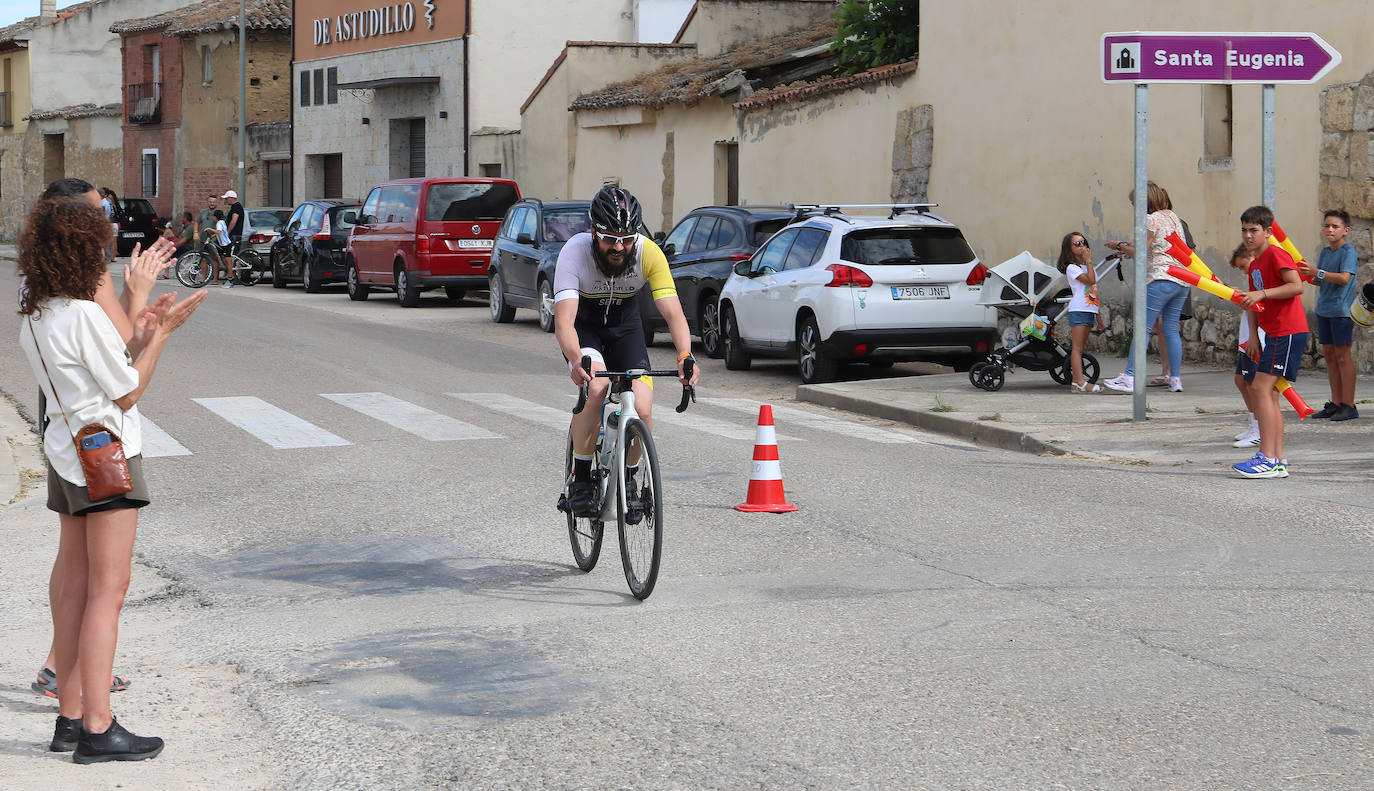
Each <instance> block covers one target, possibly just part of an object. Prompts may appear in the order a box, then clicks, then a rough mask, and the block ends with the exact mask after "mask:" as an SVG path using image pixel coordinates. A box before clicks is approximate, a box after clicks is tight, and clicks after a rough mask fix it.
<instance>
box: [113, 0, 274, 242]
mask: <svg viewBox="0 0 1374 791" xmlns="http://www.w3.org/2000/svg"><path fill="white" fill-rule="evenodd" d="M245 20H246V26H247V30H248V35H247V38H246V44H247V46H246V71H245V76H244V93H245V97H246V103H245V107H246V109H247V114H246V116H245V118H244V121H245V123H246V129H245V131H246V139H247V146H246V159H245V161H244V172H245V182H246V183H245V186H244V190H243V194H242V195H241V196H240V198H241V200H242V201H243V203H244V204H245V205H246V206H248V207H250V208H252V207H259V206H290V205H291V186H290V178H291V167H290V160H291V133H290V107H289V104H290V97H291V87H290V74H291V14H290V9H289V6H288V4H287V3H285V2H282V1H281V0H249V2H248V3H247V13H246V15H245ZM111 30H113V31H114V32H116V33H118V34H119V35H120V36H121V37H122V40H123V67H122V72H123V79H124V85H125V91H124V104H123V121H124V141H123V163H124V182H123V187H124V189H123V194H126V195H130V196H136V197H143V198H147V199H148V200H149V201H150V202H151V203H152V204H153V207H154V208H155V209H156V210H157V212H158V214H159V215H160V216H163V217H169V216H173V215H178V214H180V213H181V212H183V211H191V212H195V211H197V210H199V209H200V208H202V207H203V206H204V205H205V202H206V198H208V197H209V196H210V195H222V194H223V193H224V192H225V191H226V190H230V189H234V190H237V189H238V167H237V162H238V154H239V140H238V124H239V87H240V79H239V39H238V0H202V2H199V3H192V4H191V5H189V6H186V7H184V8H179V9H176V10H175V11H172V12H168V13H163V14H156V15H153V16H149V17H143V18H137V19H126V20H123V21H121V22H119V23H117V24H115V25H113V26H112V27H111Z"/></svg>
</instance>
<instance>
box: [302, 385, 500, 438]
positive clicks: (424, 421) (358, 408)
mask: <svg viewBox="0 0 1374 791" xmlns="http://www.w3.org/2000/svg"><path fill="white" fill-rule="evenodd" d="M320 395H321V397H323V398H328V399H329V400H330V401H333V402H334V403H336V404H341V405H343V406H346V407H348V408H349V409H352V410H354V411H355V412H361V413H363V414H364V415H367V416H368V417H371V418H376V419H377V420H380V421H382V422H383V423H386V424H388V425H391V426H395V427H396V428H399V429H401V430H402V431H407V432H409V433H411V434H414V435H415V436H417V437H420V438H422V439H427V440H430V441H431V442H445V441H449V440H460V439H500V438H501V435H500V434H493V433H491V432H490V431H487V430H486V429H484V428H482V427H481V426H474V425H472V424H471V423H464V422H463V421H461V420H454V419H453V418H451V417H449V416H448V415H441V414H439V413H438V412H435V411H433V410H429V409H425V408H424V407H422V406H419V405H417V404H412V403H410V402H409V401H402V400H401V399H399V398H396V397H394V396H389V395H387V394H386V393H321V394H320Z"/></svg>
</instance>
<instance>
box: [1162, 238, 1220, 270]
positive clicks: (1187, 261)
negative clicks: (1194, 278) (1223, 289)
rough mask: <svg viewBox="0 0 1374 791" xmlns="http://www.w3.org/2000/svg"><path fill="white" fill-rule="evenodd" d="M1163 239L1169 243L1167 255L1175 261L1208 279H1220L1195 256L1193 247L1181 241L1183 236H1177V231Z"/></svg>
mask: <svg viewBox="0 0 1374 791" xmlns="http://www.w3.org/2000/svg"><path fill="white" fill-rule="evenodd" d="M1164 241H1166V242H1168V243H1169V255H1170V256H1172V257H1173V259H1174V260H1175V261H1178V262H1179V263H1180V264H1182V265H1183V268H1184V269H1187V270H1189V271H1191V272H1197V273H1198V274H1199V275H1202V276H1203V277H1205V278H1207V279H1209V280H1216V281H1218V282H1219V281H1220V280H1221V278H1219V277H1217V276H1216V275H1214V274H1212V270H1211V269H1210V268H1209V267H1208V266H1207V265H1206V264H1204V263H1203V262H1202V259H1201V258H1198V257H1197V253H1195V252H1193V248H1191V247H1189V246H1188V243H1187V242H1185V241H1183V237H1182V236H1179V235H1178V232H1177V231H1175V232H1174V233H1171V234H1169V235H1168V236H1166V237H1164Z"/></svg>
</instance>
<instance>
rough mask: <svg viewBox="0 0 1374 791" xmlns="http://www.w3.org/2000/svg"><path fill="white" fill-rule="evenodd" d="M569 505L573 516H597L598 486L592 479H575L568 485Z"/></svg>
mask: <svg viewBox="0 0 1374 791" xmlns="http://www.w3.org/2000/svg"><path fill="white" fill-rule="evenodd" d="M568 507H569V508H571V509H572V514H573V516H582V517H587V516H596V487H594V486H592V482H591V481H579V480H576V479H574V480H573V482H572V485H571V486H569V487H568Z"/></svg>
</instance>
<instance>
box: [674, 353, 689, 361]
mask: <svg viewBox="0 0 1374 791" xmlns="http://www.w3.org/2000/svg"><path fill="white" fill-rule="evenodd" d="M691 356H692V353H691V352H683V353H682V354H679V355H678V356H677V361H678V362H682V361H683V360H685V359H687V358H688V357H691Z"/></svg>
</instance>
